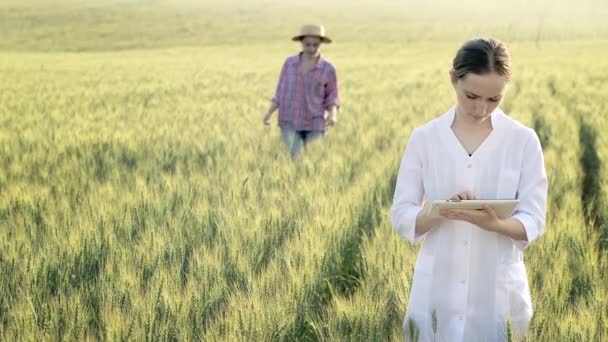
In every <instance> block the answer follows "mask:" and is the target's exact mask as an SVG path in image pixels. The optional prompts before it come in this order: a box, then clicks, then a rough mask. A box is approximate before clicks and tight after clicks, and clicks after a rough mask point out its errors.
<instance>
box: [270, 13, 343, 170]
mask: <svg viewBox="0 0 608 342" xmlns="http://www.w3.org/2000/svg"><path fill="white" fill-rule="evenodd" d="M293 40H294V41H299V42H300V43H301V44H302V51H301V52H300V53H298V54H296V55H293V56H290V57H288V58H287V59H286V60H285V62H284V63H283V67H282V69H281V74H280V77H279V82H278V85H277V88H276V92H275V95H274V97H273V98H272V103H271V105H270V108H269V109H268V111H267V112H266V113H265V114H264V119H263V121H264V124H265V125H270V119H271V117H272V114H273V113H274V112H275V111H276V110H277V109H278V110H279V115H278V123H279V126H280V128H281V141H282V142H283V143H284V144H286V145H287V146H288V147H289V149H290V153H291V157H292V158H293V159H296V158H297V157H298V155H299V154H300V152H301V150H302V147H306V145H307V144H309V143H310V142H312V141H314V140H319V139H322V138H324V137H325V131H326V129H327V128H328V127H330V126H334V125H335V124H336V122H337V119H338V109H339V106H340V100H339V96H338V78H337V75H336V68H335V67H334V65H333V64H332V63H331V62H330V61H328V60H326V59H325V58H323V56H321V45H322V44H329V43H331V42H332V41H331V39H330V38H329V37H327V36H326V35H325V28H324V27H323V26H321V25H304V26H302V28H301V30H300V33H299V34H298V35H296V36H295V37H293Z"/></svg>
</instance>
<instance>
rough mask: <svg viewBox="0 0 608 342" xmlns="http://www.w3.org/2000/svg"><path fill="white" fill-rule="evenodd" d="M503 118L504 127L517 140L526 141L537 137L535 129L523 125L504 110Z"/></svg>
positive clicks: (501, 112)
mask: <svg viewBox="0 0 608 342" xmlns="http://www.w3.org/2000/svg"><path fill="white" fill-rule="evenodd" d="M500 114H501V116H502V121H503V122H504V126H505V127H506V128H507V129H508V131H509V133H510V135H511V136H512V137H514V138H516V139H518V140H519V139H524V140H528V139H531V138H533V137H536V131H535V130H534V128H532V127H529V126H527V125H525V124H523V123H522V122H521V121H519V120H517V119H516V118H514V117H512V116H510V115H508V114H506V113H505V112H503V111H502V110H501V111H500Z"/></svg>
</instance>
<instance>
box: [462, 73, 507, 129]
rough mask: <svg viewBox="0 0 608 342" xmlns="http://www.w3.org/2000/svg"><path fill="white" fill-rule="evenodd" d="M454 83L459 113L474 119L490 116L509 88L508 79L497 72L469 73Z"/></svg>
mask: <svg viewBox="0 0 608 342" xmlns="http://www.w3.org/2000/svg"><path fill="white" fill-rule="evenodd" d="M453 84H454V90H455V91H456V98H457V100H458V109H459V113H462V114H464V115H466V116H468V117H470V118H472V119H474V120H481V119H484V118H486V117H488V116H489V115H490V114H491V113H492V112H493V111H494V110H495V109H496V107H498V105H499V104H500V102H501V101H502V99H503V97H504V95H505V93H506V90H507V81H506V80H505V79H504V77H502V76H500V75H498V74H497V73H495V72H490V73H486V74H483V75H477V74H473V73H468V74H466V75H465V76H464V77H463V78H459V79H456V81H455V82H453Z"/></svg>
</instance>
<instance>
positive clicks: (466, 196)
mask: <svg viewBox="0 0 608 342" xmlns="http://www.w3.org/2000/svg"><path fill="white" fill-rule="evenodd" d="M450 199H451V200H475V199H477V197H475V195H473V193H472V192H470V191H461V192H459V193H457V194H454V195H453V196H452V197H450Z"/></svg>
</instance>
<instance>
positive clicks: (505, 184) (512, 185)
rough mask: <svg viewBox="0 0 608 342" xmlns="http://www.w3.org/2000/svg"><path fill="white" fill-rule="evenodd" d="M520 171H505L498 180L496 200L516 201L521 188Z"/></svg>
mask: <svg viewBox="0 0 608 342" xmlns="http://www.w3.org/2000/svg"><path fill="white" fill-rule="evenodd" d="M519 174H520V172H519V170H503V171H502V172H501V174H500V178H499V179H498V187H497V191H496V192H497V193H496V199H505V200H506V199H516V198H517V188H518V187H519Z"/></svg>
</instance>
